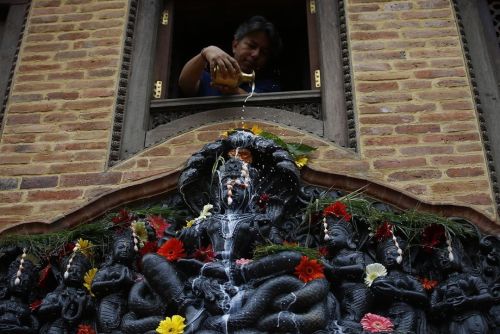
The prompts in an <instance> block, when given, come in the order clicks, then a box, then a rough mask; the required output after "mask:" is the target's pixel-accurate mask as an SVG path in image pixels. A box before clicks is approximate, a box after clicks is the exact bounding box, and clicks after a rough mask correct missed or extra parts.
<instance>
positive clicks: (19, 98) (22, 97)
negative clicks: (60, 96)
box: [10, 94, 43, 102]
mask: <svg viewBox="0 0 500 334" xmlns="http://www.w3.org/2000/svg"><path fill="white" fill-rule="evenodd" d="M41 100H43V95H42V94H16V95H12V96H11V97H10V101H11V102H34V101H41Z"/></svg>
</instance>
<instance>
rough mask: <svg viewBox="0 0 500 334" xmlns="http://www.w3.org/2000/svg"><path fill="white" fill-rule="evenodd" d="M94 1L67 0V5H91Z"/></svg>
mask: <svg viewBox="0 0 500 334" xmlns="http://www.w3.org/2000/svg"><path fill="white" fill-rule="evenodd" d="M92 1H93V0H66V3H67V4H73V5H76V4H78V5H80V4H84V3H90V2H92Z"/></svg>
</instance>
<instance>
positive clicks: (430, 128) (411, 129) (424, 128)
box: [396, 124, 441, 134]
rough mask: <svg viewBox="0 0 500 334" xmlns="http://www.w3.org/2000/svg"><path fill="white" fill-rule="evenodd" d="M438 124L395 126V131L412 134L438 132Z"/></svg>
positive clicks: (439, 128) (439, 129)
mask: <svg viewBox="0 0 500 334" xmlns="http://www.w3.org/2000/svg"><path fill="white" fill-rule="evenodd" d="M440 131H441V127H440V126H439V124H411V125H400V126H396V133H404V134H414V133H429V132H440Z"/></svg>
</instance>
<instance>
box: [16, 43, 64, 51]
mask: <svg viewBox="0 0 500 334" xmlns="http://www.w3.org/2000/svg"><path fill="white" fill-rule="evenodd" d="M68 48H69V45H68V44H67V43H44V44H39V45H28V46H26V47H25V48H24V51H26V52H33V53H37V52H51V53H52V52H54V51H60V50H67V49H68Z"/></svg>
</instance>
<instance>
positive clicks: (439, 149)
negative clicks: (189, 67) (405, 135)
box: [399, 146, 453, 156]
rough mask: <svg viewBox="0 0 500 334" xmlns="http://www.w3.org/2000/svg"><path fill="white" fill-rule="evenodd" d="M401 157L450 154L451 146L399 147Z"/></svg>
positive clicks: (451, 151)
mask: <svg viewBox="0 0 500 334" xmlns="http://www.w3.org/2000/svg"><path fill="white" fill-rule="evenodd" d="M399 151H400V152H401V154H402V155H408V156H427V155H436V154H451V153H453V147H451V146H412V147H401V148H400V149H399Z"/></svg>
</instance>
